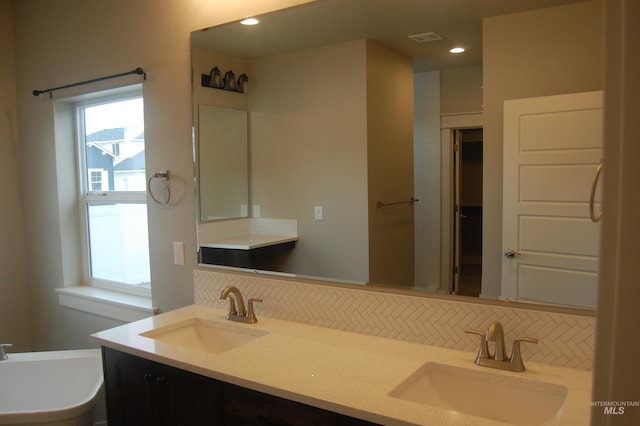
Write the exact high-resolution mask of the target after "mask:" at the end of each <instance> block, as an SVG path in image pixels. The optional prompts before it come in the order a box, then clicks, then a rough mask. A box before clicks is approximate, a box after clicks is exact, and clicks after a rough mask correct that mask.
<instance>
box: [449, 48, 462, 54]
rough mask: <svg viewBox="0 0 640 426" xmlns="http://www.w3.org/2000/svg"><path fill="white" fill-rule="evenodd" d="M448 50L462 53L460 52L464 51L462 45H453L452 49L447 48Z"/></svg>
mask: <svg viewBox="0 0 640 426" xmlns="http://www.w3.org/2000/svg"><path fill="white" fill-rule="evenodd" d="M449 52H451V53H462V52H464V47H454V48H452V49H449Z"/></svg>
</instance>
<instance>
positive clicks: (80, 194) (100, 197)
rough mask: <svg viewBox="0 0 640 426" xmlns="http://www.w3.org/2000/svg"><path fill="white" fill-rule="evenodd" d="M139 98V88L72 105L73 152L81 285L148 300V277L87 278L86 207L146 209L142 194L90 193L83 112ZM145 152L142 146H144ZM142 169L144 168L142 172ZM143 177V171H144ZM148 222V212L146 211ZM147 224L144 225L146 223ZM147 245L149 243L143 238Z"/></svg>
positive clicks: (88, 268) (87, 234)
mask: <svg viewBox="0 0 640 426" xmlns="http://www.w3.org/2000/svg"><path fill="white" fill-rule="evenodd" d="M136 98H142V100H143V103H144V96H143V93H142V89H141V88H134V89H130V90H123V91H119V92H118V93H116V94H108V95H100V94H96V96H90V97H88V98H84V99H82V100H79V101H77V102H74V103H73V112H74V120H75V126H74V130H75V138H74V139H75V140H74V143H75V152H76V159H77V161H76V165H77V171H76V175H77V206H78V210H79V217H80V228H81V229H80V231H81V233H80V237H81V242H80V243H81V244H80V246H81V253H82V285H85V286H88V287H96V288H101V289H105V290H112V291H116V292H120V293H127V294H131V295H134V296H143V297H148V298H150V297H151V277H150V279H149V282H148V283H145V284H146V285H136V284H128V283H124V282H118V281H111V280H106V279H102V278H94V277H92V276H91V254H90V243H89V241H90V233H89V211H88V209H89V205H92V204H93V205H96V204H144V205H145V206H147V208H148V202H147V193H146V191H115V190H114V191H91V190H90V188H91V187H90V185H91V182H90V181H89V174H88V172H89V171H90V169H88V168H87V156H86V152H87V145H86V141H85V135H86V131H85V130H86V128H85V122H84V114H83V110H84V108H86V107H89V106H97V105H101V104H109V103H113V102H118V101H126V100H130V99H136ZM145 151H146V142H145ZM145 169H146V168H145ZM145 175H146V171H145ZM147 220H148V210H147ZM147 223H148V222H147ZM147 244H149V240H148V238H147ZM149 269H151V268H150V265H149Z"/></svg>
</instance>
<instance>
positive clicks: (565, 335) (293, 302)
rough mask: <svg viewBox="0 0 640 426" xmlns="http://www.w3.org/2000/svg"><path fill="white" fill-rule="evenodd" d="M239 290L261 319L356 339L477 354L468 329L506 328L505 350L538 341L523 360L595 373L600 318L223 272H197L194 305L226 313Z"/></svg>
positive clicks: (529, 346) (526, 348)
mask: <svg viewBox="0 0 640 426" xmlns="http://www.w3.org/2000/svg"><path fill="white" fill-rule="evenodd" d="M228 285H234V286H236V287H238V288H239V289H240V290H241V291H242V292H243V294H244V295H246V297H258V298H262V299H264V302H263V303H258V304H256V314H257V315H258V317H259V316H261V315H262V316H268V317H273V318H279V319H283V320H288V321H296V322H300V323H305V324H312V325H317V326H321V327H329V328H334V329H339V330H345V331H351V332H355V333H362V334H369V335H374V336H381V337H387V338H390V339H397V340H405V341H410V342H416V343H423V344H427V345H434V346H441V347H447V348H453V349H461V350H466V351H471V352H475V351H477V349H478V341H477V337H475V336H469V335H467V334H465V332H464V330H465V329H467V328H476V329H480V330H485V329H486V328H487V327H488V326H489V324H491V322H493V321H496V320H498V321H500V322H501V323H502V324H503V325H504V329H505V339H506V342H507V351H510V343H509V342H511V341H512V340H513V339H514V338H515V337H535V338H538V339H539V340H540V341H539V343H538V344H537V345H533V344H525V345H523V348H522V351H523V357H524V359H525V360H531V361H537V362H542V363H546V364H553V365H557V366H562V367H571V368H579V369H584V370H590V369H591V368H592V366H593V354H594V343H595V318H593V317H587V316H580V315H571V314H560V313H554V312H545V311H536V310H531V309H518V308H507V307H503V306H494V305H488V304H479V303H467V302H462V301H460V302H459V301H451V300H443V299H435V298H426V297H418V296H411V295H399V294H389V293H384V292H377V291H370V290H359V289H355V288H343V287H333V286H326V285H319V284H311V283H306V282H296V281H289V280H281V279H277V278H268V277H264V276H249V275H240V274H234V273H226V272H220V271H208V270H201V269H196V270H194V298H195V303H196V304H199V305H205V306H211V307H218V308H223V309H224V308H226V306H227V303H228V302H227V301H221V300H219V295H220V293H221V291H222V289H223V288H224V287H226V286H228Z"/></svg>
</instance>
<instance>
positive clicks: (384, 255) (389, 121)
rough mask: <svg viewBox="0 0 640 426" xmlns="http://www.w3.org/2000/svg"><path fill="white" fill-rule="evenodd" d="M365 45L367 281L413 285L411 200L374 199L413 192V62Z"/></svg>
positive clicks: (401, 197) (408, 195)
mask: <svg viewBox="0 0 640 426" xmlns="http://www.w3.org/2000/svg"><path fill="white" fill-rule="evenodd" d="M366 48H367V49H366V53H367V65H366V66H367V71H366V83H367V93H366V100H367V163H368V165H367V168H368V172H367V176H368V194H369V195H368V196H369V200H368V208H369V281H370V282H372V283H383V284H391V285H404V286H407V285H413V280H414V211H415V209H414V205H413V204H399V205H392V206H386V207H381V208H378V207H377V205H376V204H377V202H379V201H380V202H383V203H395V202H401V201H407V200H409V199H410V198H411V197H413V196H414V189H413V65H412V60H411V58H409V57H406V56H404V55H401V54H399V53H397V52H394V51H391V50H389V49H387V48H385V47H383V46H381V45H379V44H376V43H374V42H371V41H368V42H367V46H366ZM356 219H357V218H356Z"/></svg>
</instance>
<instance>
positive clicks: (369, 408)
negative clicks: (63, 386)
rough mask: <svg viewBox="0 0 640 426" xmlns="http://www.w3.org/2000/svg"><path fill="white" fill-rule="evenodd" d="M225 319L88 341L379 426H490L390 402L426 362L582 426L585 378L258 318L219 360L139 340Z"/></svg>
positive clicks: (220, 314)
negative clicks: (543, 403)
mask: <svg viewBox="0 0 640 426" xmlns="http://www.w3.org/2000/svg"><path fill="white" fill-rule="evenodd" d="M225 316H226V312H225V311H223V310H220V309H214V308H209V307H204V306H199V305H191V306H187V307H184V308H180V309H177V310H175V311H170V312H167V313H163V314H160V315H157V316H153V317H149V318H145V319H142V320H139V321H136V322H132V323H129V324H125V325H122V326H119V327H116V328H112V329H109V330H105V331H101V332H98V333H95V334H93V335H92V339H93V340H94V341H95V342H97V343H99V344H101V345H103V346H107V347H110V348H113V349H117V350H121V351H123V352H127V353H130V354H132V355H137V356H140V357H143V358H147V359H150V360H153V361H157V362H161V363H163V364H167V365H170V366H173V367H177V368H181V369H183V370H187V371H191V372H194V373H197V374H201V375H203V376H207V377H211V378H214V379H217V380H221V381H224V382H227V383H231V384H235V385H238V386H244V387H247V388H250V389H253V390H256V391H260V392H264V393H267V394H270V395H274V396H278V397H282V398H286V399H290V400H292V401H297V402H300V403H304V404H308V405H312V406H315V407H318V408H322V409H325V410H330V411H334V412H337V413H340V414H344V415H348V416H352V417H358V418H361V419H364V420H368V421H371V422H376V423H381V424H385V425H411V424H414V425H423V424H430V425H495V424H500V423H497V422H496V421H495V420H488V419H483V418H479V417H475V416H471V415H466V414H462V413H458V412H454V411H449V410H445V409H441V408H435V407H429V406H425V405H421V404H416V403H412V402H408V401H404V400H400V399H396V398H393V397H390V396H389V395H388V393H389V392H390V391H391V390H392V389H394V388H395V387H396V386H397V385H398V384H399V383H401V382H402V381H403V380H404V379H406V378H407V377H408V376H410V375H411V374H412V373H413V372H414V371H416V370H417V369H419V368H420V367H421V366H422V365H423V364H425V363H426V362H436V363H443V364H448V365H451V366H457V367H464V368H468V369H472V370H473V369H478V370H481V371H490V372H492V373H495V374H497V375H505V376H517V377H521V378H528V379H532V380H538V381H542V382H546V383H555V384H561V385H564V386H566V387H568V389H569V391H568V394H567V397H566V400H565V403H564V407H563V409H562V411H561V413H560V415H559V417H558V418H556V419H554V420H555V421H554V422H553V424H554V425H578V424H588V423H589V412H590V408H591V407H590V405H591V404H590V401H591V388H592V379H591V376H592V374H591V372H590V371H584V370H577V369H571V368H563V367H555V366H550V365H546V364H541V363H535V362H527V360H526V354H525V364H526V366H527V371H526V372H523V373H511V372H507V371H500V370H493V369H488V368H485V367H478V366H476V365H474V363H473V360H474V359H475V355H476V354H475V353H473V352H467V351H460V350H455V349H446V348H440V347H435V346H428V345H422V344H417V343H410V342H403V341H399V340H392V339H385V338H381V337H375V336H368V335H364V334H357V333H351V332H345V331H339V330H334V329H329V328H323V327H317V326H311V325H306V324H300V323H296V322H290V321H283V320H279V319H274V318H269V317H262V316H260V315H259V312H258V323H257V324H252V325H248V324H240V323H234V324H236V325H238V326H239V327H248V328H252V329H256V330H261V331H264V332H266V334H265V335H263V336H262V337H259V338H257V339H255V340H252V341H250V342H248V343H244V344H242V345H241V346H237V347H235V348H233V349H230V350H228V351H225V352H223V353H220V354H211V353H206V352H200V351H195V350H191V349H188V348H185V347H180V346H176V345H171V344H168V343H163V342H160V341H157V340H154V339H152V338H148V337H144V336H141V335H140V334H141V333H146V332H148V331H150V330H152V329H156V328H159V327H165V326H168V325H171V324H174V323H177V322H180V321H184V320H187V319H191V318H202V319H205V320H208V321H210V322H214V323H215V322H221V323H228V321H227V320H226V319H225Z"/></svg>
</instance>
